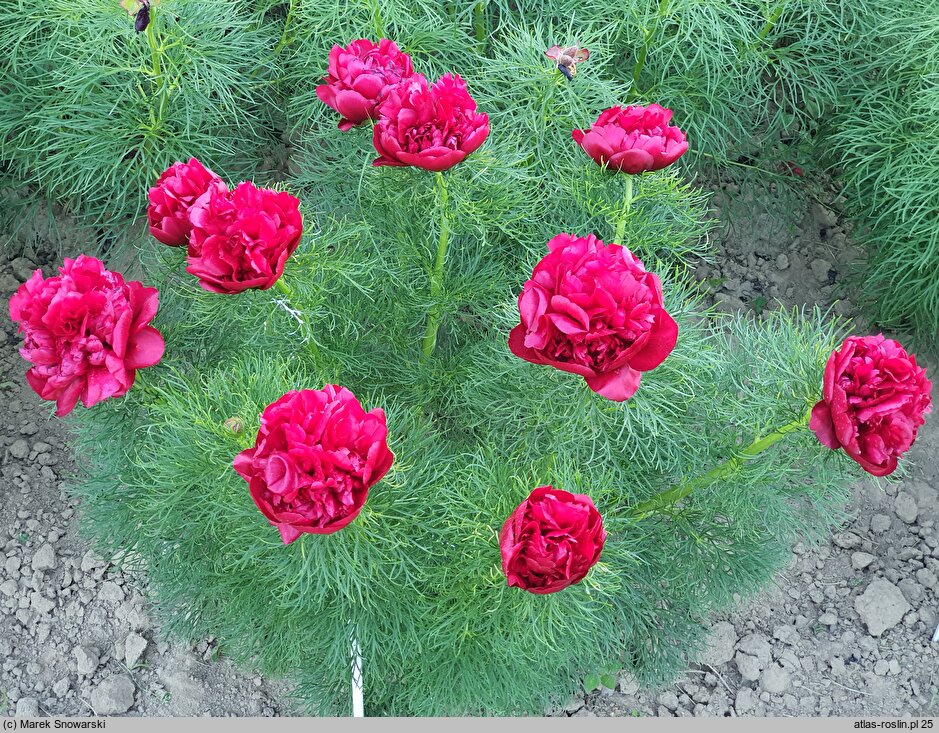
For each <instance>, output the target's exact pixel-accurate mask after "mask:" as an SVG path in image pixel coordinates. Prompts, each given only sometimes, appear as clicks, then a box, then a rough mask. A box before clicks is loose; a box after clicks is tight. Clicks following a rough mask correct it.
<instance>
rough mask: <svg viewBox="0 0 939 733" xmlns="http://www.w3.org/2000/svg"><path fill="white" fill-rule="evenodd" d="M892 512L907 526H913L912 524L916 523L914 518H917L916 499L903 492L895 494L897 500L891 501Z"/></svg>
mask: <svg viewBox="0 0 939 733" xmlns="http://www.w3.org/2000/svg"><path fill="white" fill-rule="evenodd" d="M893 511H894V512H895V513H896V515H897V516H898V517H900V519H902V520H903V521H904V522H906V523H907V524H913V522H915V521H916V517H917V516H919V507H918V506H916V499H914V498H913V497H912V496H910V495H909V494H908V493H906V492H905V491H901V492H900V493H899V494H897V498H896V499H894V501H893Z"/></svg>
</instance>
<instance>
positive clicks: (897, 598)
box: [854, 578, 911, 636]
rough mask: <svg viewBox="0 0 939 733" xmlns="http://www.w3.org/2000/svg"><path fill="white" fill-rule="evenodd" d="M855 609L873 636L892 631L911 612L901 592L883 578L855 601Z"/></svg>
mask: <svg viewBox="0 0 939 733" xmlns="http://www.w3.org/2000/svg"><path fill="white" fill-rule="evenodd" d="M854 608H855V610H856V611H857V612H858V615H859V616H860V617H861V620H862V621H863V622H864V623H865V625H866V626H867V630H868V631H869V632H870V634H871V636H880V635H881V634H882V633H884V632H885V631H886V630H887V629H892V628H893V627H894V626H896V625H897V624H898V623H900V621H901V620H903V616H904V615H905V614H906V613H907V612H908V611H910V610H911V607H910V604H909V603H908V602H907V600H906V598H905V597H904V596H903V593H902V592H901V590H900V589H899V588H897V586H895V585H894V584H893V583H891V582H889V581H887V580H884V579H883V578H877V579H876V580H874V581H873V582H872V583H871V584H870V585H869V586H867V590H865V591H864V592H863V593H862V594H861V595H859V596H858V597H857V598H855V599H854Z"/></svg>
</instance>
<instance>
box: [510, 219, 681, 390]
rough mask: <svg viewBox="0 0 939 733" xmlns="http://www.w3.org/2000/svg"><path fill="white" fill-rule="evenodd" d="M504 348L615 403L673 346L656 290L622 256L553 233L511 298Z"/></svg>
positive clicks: (670, 323) (626, 254)
mask: <svg viewBox="0 0 939 733" xmlns="http://www.w3.org/2000/svg"><path fill="white" fill-rule="evenodd" d="M518 312H519V316H520V318H521V323H519V325H518V326H516V327H515V328H513V329H512V333H511V335H510V336H509V348H510V349H511V350H512V353H513V354H515V355H516V356H518V357H520V358H522V359H525V360H526V361H530V362H532V363H533V364H547V365H548V366H553V367H554V368H555V369H561V370H562V371H565V372H573V373H574V374H579V375H581V376H582V377H583V378H584V379H585V380H586V382H587V386H588V387H590V389H592V390H593V391H594V392H597V393H598V394H600V395H603V396H604V397H606V398H607V399H610V400H614V401H616V402H622V401H623V400H627V399H629V398H630V397H632V395H633V394H634V393H635V392H636V390H637V389H638V388H639V380H640V378H641V376H642V375H641V372H646V371H649V370H650V369H654V368H655V367H657V366H658V365H659V364H661V363H662V362H663V361H664V360H665V357H667V356H668V355H669V354H670V353H671V352H672V349H673V348H674V347H675V343H676V341H677V339H678V325H677V324H676V323H675V321H674V319H673V318H672V317H671V316H670V315H669V314H668V313H667V312H666V310H665V307H664V306H663V304H662V283H661V281H660V280H659V278H658V276H657V275H655V274H653V273H651V272H647V271H646V269H645V268H644V267H643V266H642V263H641V262H640V261H639V260H638V259H636V257H635V255H633V254H632V253H631V252H630V251H629V250H628V249H626V248H625V247H622V246H620V245H618V244H604V243H603V242H602V241H600V240H599V239H597V238H596V237H595V236H593V235H592V234H591V235H588V236H587V237H574V236H572V235H570V234H558V235H557V236H556V237H554V238H553V239H552V240H551V241H550V242H548V254H547V255H546V256H545V257H544V258H543V259H542V260H541V262H539V263H538V264H537V265H535V269H534V271H533V272H532V276H531V279H530V280H528V281H527V282H526V283H525V286H524V289H523V290H522V293H521V294H520V295H519V296H518Z"/></svg>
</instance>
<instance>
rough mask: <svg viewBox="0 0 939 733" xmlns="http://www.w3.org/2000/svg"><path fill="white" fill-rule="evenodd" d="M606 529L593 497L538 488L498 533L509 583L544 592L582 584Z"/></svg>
mask: <svg viewBox="0 0 939 733" xmlns="http://www.w3.org/2000/svg"><path fill="white" fill-rule="evenodd" d="M605 541H606V531H605V530H604V529H603V519H602V517H601V516H600V513H599V512H598V511H597V509H596V507H595V506H594V505H593V502H592V501H591V500H590V497H589V496H587V495H585V494H570V493H568V492H567V491H561V490H560V489H555V488H553V487H551V486H539V487H538V488H537V489H535V490H534V491H532V492H531V494H529V496H528V498H527V499H525V501H523V502H522V503H521V504H519V505H518V507H516V509H515V511H514V512H512V514H511V515H509V518H508V519H506V520H505V524H504V525H502V531H501V532H500V533H499V549H500V550H501V553H502V572H503V573H505V577H506V578H507V579H508V583H509V586H512V587H516V588H521V589H522V590H527V591H528V592H529V593H537V594H540V595H543V594H546V593H557V592H558V591H559V590H563V589H564V588H567V586H569V585H573V584H574V583H579V582H580V581H581V580H583V579H584V578H585V577H586V575H587V572H588V571H589V570H590V568H592V567H593V566H594V565H595V564H596V563H597V560H599V559H600V553H601V552H602V550H603V543H604V542H605Z"/></svg>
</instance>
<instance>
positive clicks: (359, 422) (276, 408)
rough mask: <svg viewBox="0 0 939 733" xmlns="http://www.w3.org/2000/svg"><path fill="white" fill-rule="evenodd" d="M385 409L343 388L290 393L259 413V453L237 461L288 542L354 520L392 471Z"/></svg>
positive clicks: (252, 452)
mask: <svg viewBox="0 0 939 733" xmlns="http://www.w3.org/2000/svg"><path fill="white" fill-rule="evenodd" d="M387 435H388V427H387V425H386V423H385V413H384V411H382V410H381V409H378V408H376V409H374V410H372V411H371V412H365V410H363V409H362V405H360V404H359V401H358V400H357V399H356V398H355V395H353V394H352V392H350V391H349V390H348V389H346V388H345V387H338V386H336V385H333V384H327V385H326V387H324V388H323V389H304V390H300V391H296V390H293V391H290V392H288V393H287V394H285V395H284V396H283V397H281V398H280V399H278V400H277V401H276V402H273V403H271V404H270V405H268V406H267V408H266V409H265V410H264V413H263V414H262V415H261V429H260V430H258V437H257V440H256V441H255V444H254V447H253V448H249V449H248V450H245V451H242V452H241V453H239V454H238V456H237V457H236V458H235V462H234V468H235V470H236V471H237V472H238V473H239V474H240V475H241V477H242V478H243V479H244V480H245V481H247V482H248V486H249V490H250V491H251V498H252V499H254V503H255V504H257V506H258V509H260V510H261V512H262V513H263V514H264V516H265V517H267V518H268V520H270V522H271V524H273V525H274V526H276V527H277V529H278V531H279V532H280V535H281V538H282V539H283V541H284V544H290V543H291V542H293V541H294V540H295V539H297V537H299V536H300V535H301V534H303V533H304V532H309V533H311V534H330V533H332V532H336V531H337V530H340V529H342V528H343V527H345V526H346V525H347V524H349V523H350V522H351V521H352V520H353V519H355V518H356V517H357V516H358V514H359V512H360V511H361V510H362V506H363V505H364V504H365V500H366V499H367V498H368V490H369V489H370V488H371V487H372V486H374V485H375V484H377V483H378V482H379V481H380V480H381V479H382V477H383V476H384V475H385V474H386V473H387V472H388V469H389V468H391V464H392V462H393V461H394V455H393V454H392V453H391V451H390V450H389V449H388V443H387V440H386V438H387Z"/></svg>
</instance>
